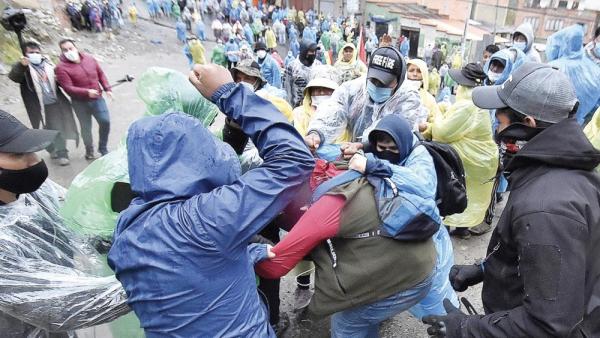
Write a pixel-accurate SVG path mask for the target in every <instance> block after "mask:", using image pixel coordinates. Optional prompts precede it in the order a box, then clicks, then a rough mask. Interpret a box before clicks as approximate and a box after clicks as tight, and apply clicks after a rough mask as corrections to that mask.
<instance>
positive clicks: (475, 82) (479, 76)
mask: <svg viewBox="0 0 600 338" xmlns="http://www.w3.org/2000/svg"><path fill="white" fill-rule="evenodd" d="M448 75H450V77H451V78H452V80H454V81H456V83H458V84H459V85H461V86H466V87H478V86H481V85H482V84H483V80H485V78H486V75H485V73H484V72H483V68H482V67H481V65H480V64H477V63H468V64H467V65H466V66H464V67H463V68H462V69H450V70H449V71H448Z"/></svg>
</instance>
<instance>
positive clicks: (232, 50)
mask: <svg viewBox="0 0 600 338" xmlns="http://www.w3.org/2000/svg"><path fill="white" fill-rule="evenodd" d="M239 51H240V47H239V45H238V44H237V42H235V40H234V39H233V37H231V38H229V41H228V42H227V43H226V44H225V56H227V68H228V69H231V68H232V67H235V65H236V64H237V63H238V61H240V57H239V55H238V53H239Z"/></svg>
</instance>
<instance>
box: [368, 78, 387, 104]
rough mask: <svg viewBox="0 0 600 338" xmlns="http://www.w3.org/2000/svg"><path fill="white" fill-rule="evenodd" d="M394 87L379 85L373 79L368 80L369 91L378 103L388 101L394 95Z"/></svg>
mask: <svg viewBox="0 0 600 338" xmlns="http://www.w3.org/2000/svg"><path fill="white" fill-rule="evenodd" d="M392 89H393V88H385V87H383V88H382V87H377V86H376V85H374V84H373V82H371V81H367V93H369V96H370V97H371V100H373V102H376V103H382V102H385V101H387V100H388V99H389V98H390V97H391V96H392Z"/></svg>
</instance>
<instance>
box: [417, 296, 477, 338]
mask: <svg viewBox="0 0 600 338" xmlns="http://www.w3.org/2000/svg"><path fill="white" fill-rule="evenodd" d="M444 309H446V313H447V315H445V316H425V317H423V323H424V324H426V325H430V326H429V327H428V328H427V334H429V336H430V337H434V338H442V337H461V336H462V335H461V332H460V331H461V325H462V322H463V321H465V320H466V319H467V317H468V316H467V315H466V314H464V313H462V311H460V310H459V309H457V308H456V307H455V306H454V305H452V302H451V301H450V300H449V299H448V298H446V299H444Z"/></svg>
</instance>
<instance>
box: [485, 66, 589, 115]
mask: <svg viewBox="0 0 600 338" xmlns="http://www.w3.org/2000/svg"><path fill="white" fill-rule="evenodd" d="M577 102H578V101H577V96H576V95H575V89H574V88H573V85H572V84H571V81H570V80H569V78H568V77H567V76H566V75H565V74H564V73H562V72H561V71H559V70H558V69H556V68H553V67H551V66H549V65H545V64H541V63H536V62H527V63H524V64H523V65H522V66H521V67H519V68H518V69H517V70H515V71H514V73H512V74H511V75H510V76H509V78H508V80H506V82H504V83H503V84H501V85H498V86H487V87H477V88H475V89H473V103H475V105H476V106H477V107H479V108H484V109H500V108H506V107H509V108H512V109H513V110H515V111H517V112H519V113H521V114H524V115H529V116H531V117H533V118H535V119H536V120H539V121H544V122H549V123H557V122H559V121H561V120H564V119H566V118H567V117H569V114H570V113H571V112H572V111H573V109H574V108H575V106H576V104H577Z"/></svg>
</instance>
